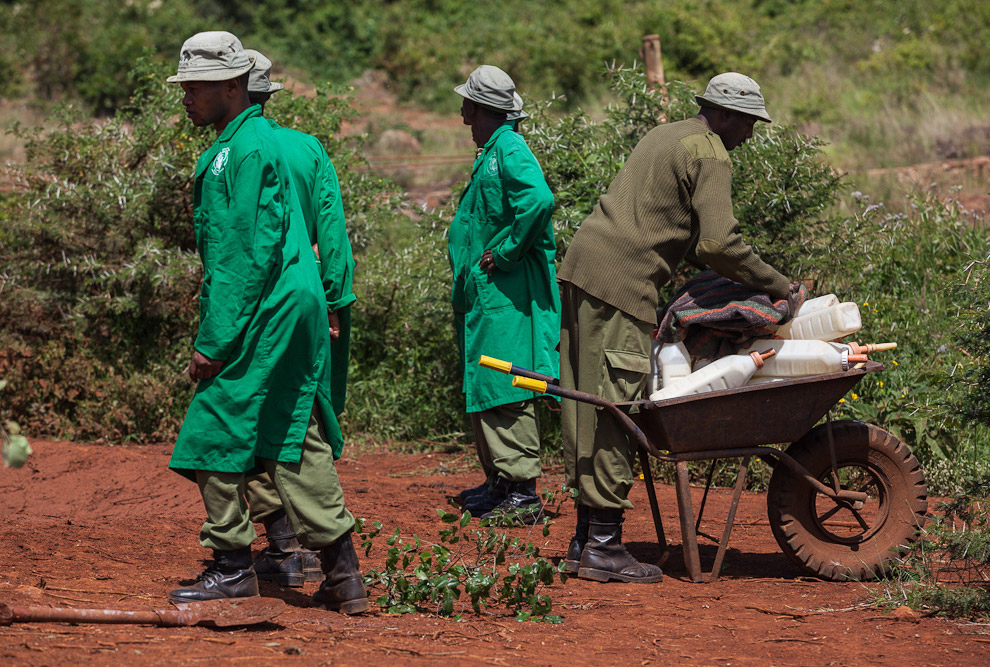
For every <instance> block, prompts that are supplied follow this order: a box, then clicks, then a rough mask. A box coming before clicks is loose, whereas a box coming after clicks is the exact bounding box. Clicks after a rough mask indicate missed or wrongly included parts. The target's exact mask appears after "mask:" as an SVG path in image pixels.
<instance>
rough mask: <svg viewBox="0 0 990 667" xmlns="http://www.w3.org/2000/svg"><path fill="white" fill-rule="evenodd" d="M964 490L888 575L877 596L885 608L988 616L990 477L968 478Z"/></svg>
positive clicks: (989, 475)
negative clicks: (897, 606)
mask: <svg viewBox="0 0 990 667" xmlns="http://www.w3.org/2000/svg"><path fill="white" fill-rule="evenodd" d="M963 485H964V488H963V491H962V492H960V493H957V494H956V495H955V496H954V497H953V498H951V499H950V500H949V501H948V502H946V503H942V504H941V505H940V506H939V508H938V510H939V513H938V514H936V515H935V517H934V519H933V520H932V522H931V523H930V524H929V526H928V527H927V528H926V531H925V534H924V536H923V539H920V540H918V541H917V542H915V543H914V544H913V545H912V546H911V548H910V550H909V551H908V552H907V554H905V555H904V557H903V558H902V559H900V561H899V562H898V566H897V567H896V568H895V569H894V570H892V571H891V572H889V573H888V574H887V577H886V580H885V582H884V586H883V589H882V592H881V596H880V602H881V603H882V604H884V605H885V606H896V605H900V604H907V605H910V606H911V607H914V608H916V609H923V610H925V611H927V612H929V613H931V614H939V615H944V616H950V617H967V618H988V617H990V588H988V587H987V581H988V579H990V513H988V511H987V510H988V509H990V474H986V473H984V474H983V475H979V476H975V477H969V478H967V479H965V480H964V481H963Z"/></svg>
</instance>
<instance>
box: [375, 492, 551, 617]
mask: <svg viewBox="0 0 990 667" xmlns="http://www.w3.org/2000/svg"><path fill="white" fill-rule="evenodd" d="M564 497H565V494H560V495H559V496H558V495H557V494H554V493H549V494H547V501H546V503H545V505H544V506H545V507H547V506H549V505H551V504H553V503H554V500H555V499H557V498H559V499H560V500H557V502H556V507H555V508H554V510H553V511H552V512H551V513H553V514H556V511H557V510H559V508H560V504H561V502H562V499H563V498H564ZM517 513H518V512H517ZM437 515H438V516H439V518H440V521H441V522H443V523H444V524H446V526H447V527H446V528H443V529H441V530H440V533H439V539H440V541H439V542H438V543H434V544H426V543H424V542H423V541H422V540H420V538H419V536H417V535H413V536H412V537H411V538H408V537H407V538H403V537H402V535H401V532H400V530H399V529H398V528H396V529H395V531H394V532H393V533H392V534H391V535H389V536H388V537H387V538H386V540H385V542H386V544H387V545H388V552H387V555H386V558H385V566H384V568H383V569H381V570H377V569H373V570H371V571H369V572H368V573H367V574H366V575H365V584H366V585H367V586H368V587H369V588H377V587H380V588H381V589H382V594H381V595H379V596H378V598H377V599H376V603H377V604H378V606H379V607H381V608H382V610H384V611H387V612H389V613H394V614H408V613H412V612H416V611H431V612H433V613H436V614H440V615H442V616H454V617H455V618H456V619H458V620H460V619H461V617H462V612H461V611H460V609H459V608H458V607H459V606H462V604H463V603H460V604H459V602H458V601H459V600H460V598H461V595H462V594H464V595H466V596H467V598H468V601H469V604H470V606H471V609H472V610H473V611H474V613H475V614H480V613H481V611H482V609H483V608H485V607H491V606H492V605H495V604H502V605H504V606H505V607H506V608H507V609H508V610H509V611H511V612H512V613H513V614H514V615H515V617H516V620H519V621H527V620H530V621H541V622H545V623H560V622H561V620H562V619H561V618H560V616H557V615H554V614H551V612H552V611H553V604H552V602H551V600H550V597H549V596H548V595H546V594H544V593H542V592H541V590H542V588H543V587H544V586H549V585H551V584H552V583H553V582H554V578H555V577H556V578H559V580H560V581H561V582H564V581H565V580H566V579H567V577H566V575H565V574H563V573H562V572H560V571H559V569H558V567H557V566H554V565H553V564H552V563H551V562H549V561H547V560H546V559H544V558H542V557H541V556H540V550H539V548H538V547H536V546H534V545H533V543H532V542H523V538H520V537H518V536H515V537H513V536H511V535H509V534H508V533H506V532H505V531H504V528H505V527H508V526H512V525H514V524H515V523H516V519H517V517H516V516H515V515H514V513H506V514H504V515H502V516H500V517H498V518H496V519H482V520H481V526H480V527H479V528H470V525H471V518H472V517H471V513H470V512H464V513H462V514H457V513H454V512H448V511H446V510H442V509H438V510H437ZM365 523H366V522H365V521H364V520H359V524H358V527H357V528H356V530H357V532H358V533H359V534H360V537H361V540H362V546H363V547H364V549H365V553H366V554H370V552H371V549H372V547H373V546H374V544H375V542H374V540H375V538H376V537H377V536H378V535H380V534H381V530H382V525H381V523H379V522H374V523H373V524H372V525H371V527H370V528H368V527H367V526H366V525H365ZM538 525H540V526H541V530H542V534H543V536H544V537H546V536H548V535H549V534H550V526H551V525H553V522H552V521H550V520H549V519H548V518H546V517H544V518H543V519H542V520H541V523H540V524H538ZM366 528H367V531H365V529H366ZM499 528H502V529H503V530H499Z"/></svg>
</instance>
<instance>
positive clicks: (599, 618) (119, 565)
mask: <svg viewBox="0 0 990 667" xmlns="http://www.w3.org/2000/svg"><path fill="white" fill-rule="evenodd" d="M32 444H33V447H34V450H35V454H34V456H33V457H32V458H31V459H30V461H29V462H28V465H27V466H26V467H24V468H22V469H20V470H0V512H2V516H3V519H2V523H0V568H2V569H0V572H2V576H0V602H5V603H8V604H21V605H25V604H30V605H46V606H63V607H77V608H92V607H116V608H122V609H132V610H139V609H144V610H150V609H156V608H158V609H161V608H167V607H168V605H167V602H166V595H167V593H168V591H169V590H170V589H172V588H174V587H175V586H176V585H178V584H179V582H180V581H183V580H186V579H188V578H190V577H191V576H192V575H194V574H196V573H197V572H198V571H199V570H200V569H201V568H202V562H203V561H202V559H203V558H204V557H206V556H207V552H206V550H204V549H202V548H200V546H199V544H198V541H197V533H198V529H199V525H200V522H201V520H202V507H201V504H200V500H199V497H198V493H197V491H196V488H195V485H193V484H191V483H190V482H188V481H186V480H184V479H182V478H180V477H179V476H178V475H176V474H174V473H172V472H169V471H168V470H167V468H166V462H167V460H168V453H169V452H168V449H167V448H165V447H151V446H149V447H106V446H88V445H77V444H71V443H50V442H39V441H36V442H34V443H32ZM467 460H468V458H467V457H466V456H465V455H456V454H418V455H405V454H395V453H390V452H386V451H384V450H377V451H356V450H355V451H351V452H349V453H347V454H346V456H345V458H344V459H342V460H341V462H340V464H339V471H340V477H341V480H342V482H343V485H344V490H345V494H346V496H347V498H348V504H349V506H350V508H351V509H352V511H353V512H354V514H355V515H356V516H364V517H369V518H374V519H377V520H380V521H382V522H383V523H384V524H385V525H386V529H387V530H391V529H394V527H395V526H397V525H398V526H400V527H401V528H402V531H403V534H410V535H411V534H413V533H418V534H419V535H420V536H421V537H425V538H427V539H430V538H433V539H435V537H436V535H437V530H438V528H439V526H438V521H437V519H436V513H435V509H436V508H438V507H443V506H444V504H445V496H446V495H447V494H453V493H456V492H457V491H458V490H459V489H461V488H464V487H466V486H473V485H474V483H475V482H476V477H477V473H476V472H470V471H468V472H450V471H451V470H457V469H458V468H463V467H464V465H465V463H464V462H465V461H467ZM544 481H545V482H547V484H548V485H550V484H556V485H559V482H560V473H559V471H556V472H550V473H549V474H547V476H546V477H545V479H544ZM697 491H698V493H699V498H697V499H696V501H695V502H696V503H697V502H698V501H699V500H700V489H698V490H697ZM659 492H660V499H661V503H662V507H664V508H666V510H665V518H666V519H667V523H668V526H672V525H675V524H676V521H675V516H674V515H673V513H672V511H671V509H672V508H673V507H674V494H673V490H672V489H671V488H668V487H660V488H659ZM715 496H716V497H715V501H714V504H713V505H712V502H711V501H710V507H711V511H710V512H709V513H706V515H707V516H711V517H724V516H725V512H726V509H727V498H728V493H727V492H717V493H716V494H715ZM631 497H632V499H633V501H634V502H635V503H636V505H637V509H636V510H635V511H633V512H629V513H628V516H629V520H628V521H627V523H626V531H625V539H626V541H627V543H629V544H630V546H631V548H632V550H633V552H634V553H635V554H636V555H638V556H639V557H640V558H643V559H650V558H655V557H656V556H657V555H658V550H657V548H656V546H655V535H654V534H653V528H652V523H651V521H650V517H649V510H648V505H647V502H646V493H645V490H644V487H643V486H642V485H641V484H640V485H637V486H636V487H635V488H634V490H633V493H632V496H631ZM695 506H696V507H697V505H695ZM572 522H573V509H572V508H571V507H566V508H565V509H564V511H563V514H562V515H561V516H560V517H558V519H557V522H556V524H555V525H554V526H553V527H552V528H551V534H550V537H549V538H543V537H542V536H541V535H540V534H539V533H538V532H533V533H532V534H530V533H529V532H528V529H524V528H519V529H514V530H516V531H518V533H519V534H520V536H523V537H525V538H526V539H530V540H533V542H534V543H536V544H539V545H541V547H542V549H543V553H544V555H546V556H548V557H558V556H561V555H562V554H563V552H564V549H565V547H566V545H567V540H568V538H569V534H570V531H571V529H572V527H573V523H572ZM719 526H720V522H719V521H718V520H717V519H713V520H712V521H707V522H706V523H705V524H704V525H703V528H706V529H707V531H708V532H716V531H717V530H718V529H719ZM668 530H669V528H668ZM670 537H671V538H672V540H673V541H674V542H675V543H676V542H677V541H678V540H677V537H676V536H674V535H670ZM731 546H732V547H733V548H732V549H731V550H730V552H729V554H728V557H727V559H726V566H725V569H724V571H723V577H722V579H721V580H719V581H717V582H716V583H712V584H694V583H691V582H690V581H689V580H688V579H687V575H686V572H685V570H684V568H683V565H682V562H681V558H680V549H679V547H678V546H676V544H675V546H674V550H673V554H672V556H671V560H670V562H669V563H668V564H667V566H666V568H665V570H666V572H665V574H666V576H665V578H664V581H663V582H662V583H660V584H656V585H636V584H614V583H613V584H598V583H595V582H589V581H582V580H578V579H570V580H568V581H567V582H565V583H563V584H560V583H557V584H555V585H553V586H552V587H550V588H549V591H548V592H549V594H550V596H551V597H552V599H553V604H554V610H555V612H557V613H560V614H562V615H563V617H564V622H563V623H562V624H560V625H543V624H535V623H518V622H516V621H515V620H514V619H513V618H512V617H511V616H509V615H506V614H505V613H504V612H503V611H501V610H495V611H490V612H487V613H484V614H483V615H481V616H475V615H473V614H472V613H470V610H466V611H467V612H468V613H466V614H465V616H464V621H463V622H455V621H453V620H448V619H445V618H439V617H434V616H430V615H426V614H413V615H405V616H398V615H390V614H379V613H372V614H370V615H365V616H358V617H345V616H341V615H339V614H336V613H333V612H328V611H324V610H322V609H317V608H313V607H309V606H308V596H309V595H310V594H311V593H312V592H313V591H314V590H315V587H316V584H307V587H306V588H305V589H302V590H301V592H300V591H299V590H280V589H278V588H276V587H274V586H273V585H270V584H264V583H263V584H262V595H266V596H277V597H280V598H283V599H284V600H285V601H286V602H287V603H288V607H287V610H286V611H285V612H284V613H283V614H281V615H280V616H279V617H278V618H277V619H276V621H275V622H274V623H271V624H266V625H262V626H257V627H254V628H251V629H235V630H233V631H231V630H214V629H209V628H205V627H192V628H158V627H152V626H140V625H134V626H124V625H116V626H115V625H69V624H58V623H15V624H14V625H12V626H9V627H0V663H2V664H8V665H13V664H16V665H54V664H123V663H127V664H131V665H139V664H142V665H143V664H197V663H206V662H215V661H218V660H219V661H223V662H230V663H249V662H252V661H253V662H261V663H263V664H290V663H291V664H331V663H333V664H367V663H369V662H370V663H377V662H379V661H382V662H384V661H386V660H391V661H395V662H401V663H403V664H405V663H414V664H421V663H431V664H434V665H441V664H442V665H446V664H463V663H491V664H510V665H521V664H526V665H529V664H538V665H557V664H559V665H564V664H567V665H575V664H581V665H583V664H596V665H597V664H604V665H613V664H615V665H619V664H643V665H647V664H663V663H671V662H675V663H677V664H681V665H760V666H761V667H762V666H764V665H863V664H884V665H920V664H924V665H986V664H987V662H988V659H987V649H988V648H990V636H988V635H986V634H981V633H985V632H987V631H988V630H990V628H988V627H987V626H986V625H977V624H972V623H965V622H950V621H946V620H941V619H936V618H920V619H918V618H917V617H914V618H909V619H906V620H896V619H895V618H894V617H893V616H892V615H885V614H884V613H882V612H881V611H878V610H877V609H874V608H871V607H870V606H869V600H870V599H871V589H872V588H873V587H874V586H875V584H872V585H863V584H859V583H828V582H822V581H818V580H815V579H809V578H806V577H803V576H800V574H799V573H798V572H796V571H795V569H794V568H793V567H792V566H791V565H790V564H789V562H788V561H787V560H786V559H785V558H784V556H783V555H782V554H781V553H780V552H779V551H778V549H777V546H776V543H775V542H774V541H773V538H772V536H771V533H770V528H769V526H768V524H767V519H766V509H765V499H764V497H763V496H761V495H758V494H746V495H745V496H744V497H743V501H742V504H741V506H740V510H739V514H738V517H737V525H736V530H735V532H734V533H733V536H732V543H731ZM259 548H260V544H256V545H255V549H259ZM384 548H385V547H384V544H379V545H378V547H377V550H376V551H373V552H372V554H371V556H370V557H367V558H363V559H362V566H363V567H364V568H365V569H370V568H371V567H381V566H382V564H383V560H384ZM713 553H714V548H712V547H709V548H708V549H707V550H706V551H704V552H703V553H702V557H703V560H704V558H705V557H706V556H707V557H708V559H709V560H710V558H711V557H712V555H713Z"/></svg>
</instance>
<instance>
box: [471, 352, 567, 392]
mask: <svg viewBox="0 0 990 667" xmlns="http://www.w3.org/2000/svg"><path fill="white" fill-rule="evenodd" d="M478 365H479V366H484V367H485V368H491V369H492V370H495V371H499V372H501V373H505V374H506V375H519V376H522V377H524V378H530V379H532V380H541V381H542V382H548V383H550V384H557V383H558V380H557V378H555V377H551V376H549V375H546V374H544V373H537V372H536V371H531V370H529V369H528V368H522V367H521V366H516V365H515V364H513V363H512V362H509V361H502V360H501V359H496V358H495V357H489V356H487V355H484V354H483V355H481V358H480V359H478ZM526 388H527V389H529V387H526ZM539 393H545V392H539Z"/></svg>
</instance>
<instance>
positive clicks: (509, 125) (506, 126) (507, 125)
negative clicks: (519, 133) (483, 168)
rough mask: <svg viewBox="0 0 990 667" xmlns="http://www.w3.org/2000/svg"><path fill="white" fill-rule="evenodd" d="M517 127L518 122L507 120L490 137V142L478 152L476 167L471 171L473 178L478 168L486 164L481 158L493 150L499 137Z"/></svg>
mask: <svg viewBox="0 0 990 667" xmlns="http://www.w3.org/2000/svg"><path fill="white" fill-rule="evenodd" d="M515 127H516V121H514V120H507V121H505V122H504V123H503V124H501V125H499V126H498V128H496V130H495V131H494V132H492V136H490V137H488V141H486V142H485V145H484V146H482V147H481V150H479V151H478V155H477V157H475V159H474V167H473V168H472V169H471V175H472V176H474V173H475V172H476V171H478V167H479V166H480V165H481V163H482V162H484V160H482V159H481V157H482V156H483V155H484V154H485V153H487V152H488V151H490V150H491V149H492V146H494V145H495V142H496V141H498V138H499V137H501V136H502V135H503V134H505V133H506V132H511V131H512V130H513V129H515Z"/></svg>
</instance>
